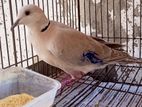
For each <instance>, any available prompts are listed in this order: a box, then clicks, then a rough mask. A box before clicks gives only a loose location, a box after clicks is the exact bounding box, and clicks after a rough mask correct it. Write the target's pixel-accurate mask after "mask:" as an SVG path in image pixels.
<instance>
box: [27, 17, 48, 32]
mask: <svg viewBox="0 0 142 107" xmlns="http://www.w3.org/2000/svg"><path fill="white" fill-rule="evenodd" d="M48 23H49V20H48V19H47V18H46V17H42V18H41V19H40V20H39V21H36V22H34V23H31V24H29V25H27V27H28V28H29V29H30V30H31V31H33V32H34V31H36V32H40V31H41V29H43V28H44V27H45V26H47V24H48Z"/></svg>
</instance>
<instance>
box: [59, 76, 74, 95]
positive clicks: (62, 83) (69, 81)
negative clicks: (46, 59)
mask: <svg viewBox="0 0 142 107" xmlns="http://www.w3.org/2000/svg"><path fill="white" fill-rule="evenodd" d="M74 81H75V80H74V79H68V80H63V81H62V82H61V89H60V95H62V93H63V91H64V89H65V87H66V86H68V87H72V86H73V83H74Z"/></svg>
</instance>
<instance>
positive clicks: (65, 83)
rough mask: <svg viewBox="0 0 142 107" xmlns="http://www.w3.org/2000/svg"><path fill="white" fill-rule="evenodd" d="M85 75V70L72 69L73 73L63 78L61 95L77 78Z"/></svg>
mask: <svg viewBox="0 0 142 107" xmlns="http://www.w3.org/2000/svg"><path fill="white" fill-rule="evenodd" d="M83 75H84V73H83V72H80V71H72V74H71V75H67V76H66V77H65V78H63V80H62V81H61V91H60V95H61V94H62V92H63V90H64V89H65V87H66V86H67V87H72V86H73V84H74V82H75V80H79V79H80V78H81V77H82V76H83Z"/></svg>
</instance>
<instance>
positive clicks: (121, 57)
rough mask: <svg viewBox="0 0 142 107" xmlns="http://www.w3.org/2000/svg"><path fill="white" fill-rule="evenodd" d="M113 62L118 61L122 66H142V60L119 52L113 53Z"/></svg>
mask: <svg viewBox="0 0 142 107" xmlns="http://www.w3.org/2000/svg"><path fill="white" fill-rule="evenodd" d="M112 61H116V62H117V63H120V64H134V63H137V64H142V59H140V58H135V57H132V56H130V55H129V54H128V53H126V52H122V51H118V50H113V51H112Z"/></svg>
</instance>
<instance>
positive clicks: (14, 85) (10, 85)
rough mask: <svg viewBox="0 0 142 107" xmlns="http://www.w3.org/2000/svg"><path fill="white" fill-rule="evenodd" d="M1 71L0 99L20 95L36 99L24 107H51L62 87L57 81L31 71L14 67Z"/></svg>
mask: <svg viewBox="0 0 142 107" xmlns="http://www.w3.org/2000/svg"><path fill="white" fill-rule="evenodd" d="M1 71H2V72H1ZM1 71H0V99H2V98H5V97H7V96H10V95H14V94H20V93H27V94H30V95H32V96H33V97H35V98H34V99H33V100H32V101H30V102H29V103H27V104H26V105H24V107H51V106H52V104H53V102H54V99H55V96H56V93H57V90H58V89H59V88H60V87H61V84H60V83H59V82H58V81H57V80H54V79H52V78H49V77H46V76H44V75H41V74H39V73H36V72H33V71H31V70H27V69H23V68H17V67H14V68H8V69H5V70H1Z"/></svg>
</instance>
